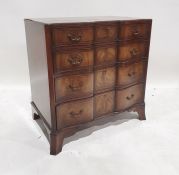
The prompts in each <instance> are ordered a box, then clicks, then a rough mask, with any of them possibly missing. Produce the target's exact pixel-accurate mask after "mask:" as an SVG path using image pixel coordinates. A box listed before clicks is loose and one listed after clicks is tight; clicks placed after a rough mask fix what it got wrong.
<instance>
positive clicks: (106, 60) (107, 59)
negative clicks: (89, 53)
mask: <svg viewBox="0 0 179 175" xmlns="http://www.w3.org/2000/svg"><path fill="white" fill-rule="evenodd" d="M95 55H96V56H95V59H96V60H95V65H107V64H111V63H115V61H116V57H117V47H116V46H108V47H97V48H96V49H95Z"/></svg>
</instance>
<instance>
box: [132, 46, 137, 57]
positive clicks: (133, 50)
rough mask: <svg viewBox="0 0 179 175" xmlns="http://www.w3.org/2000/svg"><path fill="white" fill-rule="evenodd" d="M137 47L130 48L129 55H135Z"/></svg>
mask: <svg viewBox="0 0 179 175" xmlns="http://www.w3.org/2000/svg"><path fill="white" fill-rule="evenodd" d="M137 52H138V51H137V49H135V48H133V49H132V50H130V54H131V56H136V55H137Z"/></svg>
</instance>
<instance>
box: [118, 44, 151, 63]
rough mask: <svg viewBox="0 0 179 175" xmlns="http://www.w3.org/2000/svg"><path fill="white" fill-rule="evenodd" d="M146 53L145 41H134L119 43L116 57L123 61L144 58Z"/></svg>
mask: <svg viewBox="0 0 179 175" xmlns="http://www.w3.org/2000/svg"><path fill="white" fill-rule="evenodd" d="M147 54H148V44H147V42H145V41H144V42H142V41H135V42H126V43H121V45H120V46H119V54H118V59H119V61H121V62H125V61H128V60H132V59H138V58H146V57H147Z"/></svg>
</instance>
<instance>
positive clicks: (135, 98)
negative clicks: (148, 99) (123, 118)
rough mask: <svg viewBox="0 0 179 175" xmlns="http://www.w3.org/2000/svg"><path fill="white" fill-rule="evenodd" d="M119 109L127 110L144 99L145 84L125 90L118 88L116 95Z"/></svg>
mask: <svg viewBox="0 0 179 175" xmlns="http://www.w3.org/2000/svg"><path fill="white" fill-rule="evenodd" d="M116 98H117V99H116V102H117V104H116V107H117V111H122V110H125V109H127V108H129V107H131V106H132V105H134V104H137V103H141V102H143V100H144V85H143V84H138V85H135V86H132V87H129V88H126V89H124V90H118V91H117V95H116Z"/></svg>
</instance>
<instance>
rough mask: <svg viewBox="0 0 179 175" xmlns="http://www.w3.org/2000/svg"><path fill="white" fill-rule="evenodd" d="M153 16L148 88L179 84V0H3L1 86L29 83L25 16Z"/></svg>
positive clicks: (0, 9)
mask: <svg viewBox="0 0 179 175" xmlns="http://www.w3.org/2000/svg"><path fill="white" fill-rule="evenodd" d="M108 15H109V16H130V17H140V18H152V19H153V28H152V37H151V49H150V61H149V69H148V79H147V83H148V87H149V86H152V87H161V86H162V87H163V86H165V87H179V77H178V76H179V68H178V65H179V48H178V47H179V46H178V43H177V42H178V40H179V33H178V32H179V1H178V0H149V1H147V0H75V1H73V0H28V1H27V0H13V1H11V0H4V1H3V0H0V31H1V32H0V82H1V85H29V75H28V62H27V53H26V41H25V30H24V21H23V19H24V18H30V17H33V18H40V17H63V16H108Z"/></svg>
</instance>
